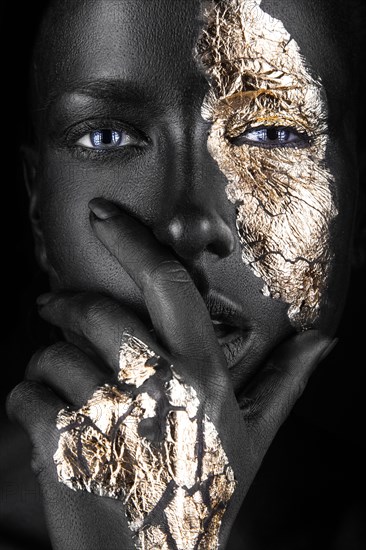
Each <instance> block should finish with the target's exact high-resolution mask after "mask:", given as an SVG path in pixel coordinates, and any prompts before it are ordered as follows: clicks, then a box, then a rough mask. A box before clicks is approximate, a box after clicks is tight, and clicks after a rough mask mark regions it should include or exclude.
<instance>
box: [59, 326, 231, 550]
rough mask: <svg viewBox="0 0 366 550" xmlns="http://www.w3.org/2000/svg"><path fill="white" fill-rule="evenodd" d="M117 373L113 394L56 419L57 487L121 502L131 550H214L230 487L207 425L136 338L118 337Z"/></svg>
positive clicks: (189, 395) (184, 390)
mask: <svg viewBox="0 0 366 550" xmlns="http://www.w3.org/2000/svg"><path fill="white" fill-rule="evenodd" d="M120 366H121V370H120V372H119V381H120V386H109V385H106V386H104V387H102V388H99V389H97V390H96V391H95V393H94V394H93V396H92V397H91V398H90V399H89V400H88V402H87V403H86V404H85V405H84V406H83V407H81V409H79V410H77V411H71V410H67V409H64V410H62V411H60V413H59V414H58V418H57V428H58V429H59V430H60V432H61V433H60V439H59V444H58V449H57V451H56V453H55V455H54V461H55V464H56V466H57V473H58V479H59V481H61V482H62V483H64V484H65V485H67V486H68V487H70V488H71V489H73V490H85V491H88V492H90V493H94V494H96V495H100V496H104V497H111V498H114V499H119V500H121V501H122V502H123V503H124V505H125V507H126V508H125V509H126V514H127V519H128V523H129V527H130V529H131V531H132V532H133V534H134V537H135V541H136V548H140V549H143V550H157V549H159V550H172V549H173V550H174V549H176V550H207V549H208V548H209V549H210V550H211V549H215V548H218V544H219V533H220V527H221V521H222V518H223V515H224V513H225V509H226V507H227V504H228V503H229V501H230V499H231V497H232V494H233V493H234V490H235V486H236V481H235V478H234V472H233V470H232V468H231V467H230V465H229V462H228V458H227V456H226V454H225V451H224V449H223V447H222V445H221V441H220V437H219V435H218V433H217V430H216V428H215V426H214V425H213V424H212V422H211V421H210V420H209V418H208V417H207V416H206V415H205V414H204V413H203V411H202V410H201V406H200V402H199V400H198V397H197V393H196V391H195V390H194V388H192V387H191V386H189V385H188V384H185V383H183V382H182V380H181V379H180V378H178V377H177V375H176V374H175V372H174V369H173V367H172V366H169V364H168V363H166V362H165V363H164V361H163V365H162V360H161V358H159V357H157V356H156V355H155V354H154V353H153V352H152V351H151V350H150V349H149V348H148V346H146V345H145V344H144V343H143V342H141V341H140V340H138V339H137V338H135V337H132V336H129V335H126V337H125V339H124V341H123V343H122V346H121V353H120ZM149 426H150V427H151V426H153V429H151V430H150V431H149ZM121 548H122V546H121Z"/></svg>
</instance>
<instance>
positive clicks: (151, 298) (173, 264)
mask: <svg viewBox="0 0 366 550" xmlns="http://www.w3.org/2000/svg"><path fill="white" fill-rule="evenodd" d="M89 207H90V209H91V210H92V212H93V214H94V215H92V216H91V224H92V227H93V229H94V231H95V233H96V235H97V237H98V238H99V239H100V241H101V242H102V243H103V244H104V245H105V246H106V247H107V249H108V250H109V251H110V252H111V253H112V254H113V255H114V256H115V257H116V259H117V260H118V262H119V263H120V264H121V266H122V267H123V268H124V269H125V270H126V271H127V273H128V274H129V275H130V277H131V278H132V279H133V280H134V282H135V283H136V285H137V286H138V287H139V288H140V290H141V292H142V293H143V295H144V299H145V302H146V306H147V309H148V311H149V314H150V317H151V320H152V323H153V325H154V328H155V331H156V334H157V336H158V338H159V340H160V341H161V343H162V344H163V345H164V346H165V347H166V348H167V350H168V351H169V352H170V353H171V354H172V355H173V356H177V357H179V356H184V357H187V358H188V357H194V358H195V359H197V358H201V359H206V360H207V359H209V360H210V362H211V361H212V362H214V363H218V361H216V358H217V357H218V356H219V357H220V358H221V354H222V351H221V349H220V347H219V344H218V342H217V340H216V337H215V333H214V329H213V326H212V321H211V318H210V315H209V312H208V310H207V308H206V306H205V303H204V301H203V299H202V297H201V295H200V293H199V292H198V289H197V288H196V286H195V285H194V283H193V281H192V279H191V277H190V276H189V274H188V272H187V271H186V269H185V268H184V267H183V265H182V264H181V263H179V262H178V261H177V259H176V258H175V257H174V256H173V255H172V254H170V253H169V252H168V251H167V250H166V248H165V247H163V246H162V245H161V244H160V243H159V242H158V241H157V240H156V238H155V237H154V235H153V234H152V232H151V231H149V229H148V228H147V227H145V226H144V225H142V224H141V223H140V222H138V221H137V220H136V219H134V218H132V217H131V216H129V215H127V214H126V213H124V212H123V211H121V210H120V209H119V208H117V207H116V206H115V205H114V204H112V203H110V202H108V201H106V200H104V199H93V200H92V201H91V202H90V203H89ZM223 364H224V363H223ZM222 370H223V371H224V370H225V369H222Z"/></svg>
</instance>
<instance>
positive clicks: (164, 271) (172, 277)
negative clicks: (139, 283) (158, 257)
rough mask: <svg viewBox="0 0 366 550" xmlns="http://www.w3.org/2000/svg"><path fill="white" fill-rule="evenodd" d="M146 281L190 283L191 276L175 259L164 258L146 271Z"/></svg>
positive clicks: (154, 282) (158, 283) (153, 282)
mask: <svg viewBox="0 0 366 550" xmlns="http://www.w3.org/2000/svg"><path fill="white" fill-rule="evenodd" d="M147 279H148V283H150V284H153V285H160V284H161V283H190V282H191V278H190V276H189V274H188V272H187V270H186V269H185V268H184V267H183V266H182V264H181V263H180V262H178V261H177V260H164V261H161V262H159V263H158V264H157V265H156V266H154V267H153V268H152V269H151V270H150V272H149V273H148V277H147Z"/></svg>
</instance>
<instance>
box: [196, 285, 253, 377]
mask: <svg viewBox="0 0 366 550" xmlns="http://www.w3.org/2000/svg"><path fill="white" fill-rule="evenodd" d="M205 302H206V306H207V308H208V310H209V312H210V317H211V320H212V325H213V328H214V331H215V334H216V337H217V340H218V342H219V344H220V347H221V349H222V351H223V353H224V356H225V359H226V362H227V366H228V368H229V369H232V368H233V367H235V366H236V365H237V364H238V363H239V362H240V361H241V360H242V359H243V357H244V355H245V353H246V352H247V350H248V347H249V344H250V335H251V333H252V327H251V326H250V323H249V321H248V319H246V318H245V317H244V314H243V311H242V310H241V308H240V306H239V305H237V304H235V303H234V302H233V301H232V300H230V299H229V298H227V297H226V296H223V295H222V294H218V293H216V292H210V293H209V295H208V296H207V297H206V299H205Z"/></svg>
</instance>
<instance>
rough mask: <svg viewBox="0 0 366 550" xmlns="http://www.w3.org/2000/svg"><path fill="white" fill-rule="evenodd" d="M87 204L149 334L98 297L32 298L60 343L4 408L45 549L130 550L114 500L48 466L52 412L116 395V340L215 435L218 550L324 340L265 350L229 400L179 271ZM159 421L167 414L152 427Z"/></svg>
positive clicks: (308, 338)
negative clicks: (110, 391) (140, 353)
mask: <svg viewBox="0 0 366 550" xmlns="http://www.w3.org/2000/svg"><path fill="white" fill-rule="evenodd" d="M91 208H92V210H93V212H94V214H93V215H92V217H91V223H92V226H93V228H94V231H95V233H96V235H97V236H98V238H99V239H100V240H101V242H102V243H103V244H104V245H105V246H106V247H107V248H108V249H109V251H110V252H111V253H112V254H113V255H114V256H115V257H116V259H117V260H118V262H119V263H120V264H121V266H122V267H123V269H125V270H126V271H127V272H128V273H129V275H130V276H131V277H132V279H133V280H134V282H135V283H136V284H137V286H138V287H139V288H140V290H141V292H142V294H143V297H144V300H145V303H146V306H147V309H148V312H149V315H150V318H151V322H152V325H153V327H154V332H155V337H153V336H152V332H151V331H150V330H149V329H148V328H147V327H146V326H145V325H144V324H143V323H142V322H141V321H140V320H139V319H138V317H137V316H136V315H134V313H133V312H131V311H129V310H127V309H126V308H125V307H123V306H122V305H121V304H118V303H116V302H115V301H113V300H112V299H110V298H108V297H104V296H100V295H91V294H89V293H88V294H87V293H84V294H83V293H79V294H70V293H67V292H65V293H58V294H57V295H51V296H46V298H45V299H44V300H41V304H42V305H41V308H40V314H41V315H42V317H43V318H44V319H46V320H48V321H49V322H51V323H53V324H54V325H57V326H59V327H60V328H62V329H63V331H64V333H65V334H66V335H67V339H68V341H69V343H59V344H57V345H55V346H52V347H50V348H48V349H46V350H43V351H41V352H39V353H37V354H36V355H35V356H34V357H33V358H32V360H31V362H30V364H29V367H28V370H27V373H26V381H24V382H23V383H22V384H20V385H19V386H17V387H16V388H15V390H13V392H12V393H11V395H10V397H9V400H8V412H9V415H10V417H11V418H13V419H14V420H17V421H18V422H19V423H20V424H21V425H22V426H23V427H24V429H25V430H26V431H27V432H28V433H29V436H30V438H31V440H32V443H33V446H34V460H33V468H34V471H35V472H36V475H37V476H38V479H39V482H40V485H41V488H42V491H43V496H44V503H45V510H46V515H47V519H48V525H49V530H50V534H51V538H52V542H53V545H54V548H56V549H64V548H65V549H66V548H73V549H75V550H79V549H80V550H81V549H84V548H85V549H86V548H88V549H92V548H96V549H100V548H104V547H106V541H108V543H107V545H108V548H109V549H113V548H122V547H123V548H127V549H128V548H134V547H135V544H134V542H133V539H132V537H131V530H130V529H129V527H128V523H127V521H126V518H125V516H124V513H123V508H124V506H123V504H122V502H121V500H118V499H116V500H114V499H112V498H107V497H100V496H95V495H94V494H90V493H88V492H87V491H82V490H78V491H72V490H70V489H69V488H68V487H66V486H65V484H63V483H60V482H59V481H58V477H57V471H56V466H55V463H54V459H53V457H54V454H55V452H56V450H57V449H58V447H59V440H60V431H59V430H58V429H57V428H56V418H57V415H58V413H59V411H60V410H62V409H65V408H66V407H71V410H72V411H77V410H79V409H81V408H82V407H83V406H84V405H85V404H86V403H87V401H88V400H90V399H91V398H93V397H92V396H95V394H96V391H97V389H98V388H101V387H102V386H104V385H105V384H106V383H108V384H109V385H111V386H115V387H118V381H117V376H118V372H119V369H120V365H119V352H120V346H121V342H123V341H124V340H125V339H126V332H127V333H129V334H132V335H133V336H135V337H136V338H137V339H138V340H140V341H142V342H144V343H145V344H146V345H147V346H148V349H149V350H152V352H154V354H155V355H157V356H159V357H161V358H163V362H164V369H165V373H168V374H169V372H170V371H169V368H170V365H173V368H174V372H175V373H176V375H177V380H178V382H177V383H179V384H181V385H182V387H183V386H184V387H185V388H193V389H194V391H195V392H196V395H197V399H198V402H199V410H200V414H201V415H202V417H205V418H207V422H209V423H210V426H211V425H213V426H214V429H215V430H216V432H217V434H218V438H219V442H220V446H222V449H223V454H221V460H227V463H228V464H229V465H230V467H231V468H232V470H233V472H234V476H235V480H236V485H235V491H234V493H233V495H232V496H231V497H230V499H229V503H228V507H227V510H226V512H225V514H224V516H223V519H222V526H221V531H220V548H224V547H225V543H226V541H227V539H228V536H229V533H230V529H231V526H232V524H233V521H234V519H235V517H236V515H237V513H238V511H239V508H240V506H241V503H242V501H243V499H244V498H245V495H246V493H247V491H248V489H249V486H250V484H251V482H252V480H253V478H254V476H255V474H256V472H257V470H258V468H259V466H260V464H261V461H262V458H263V456H264V454H265V452H266V450H267V449H268V447H269V445H270V443H271V441H272V439H273V437H274V435H275V434H276V432H277V430H278V428H279V426H280V425H281V424H282V422H283V421H284V420H285V418H286V417H287V415H288V413H289V412H290V410H291V408H292V406H293V404H294V403H295V402H296V400H297V398H298V397H299V396H300V395H301V393H302V392H303V390H304V388H305V386H306V383H307V380H308V378H309V375H310V373H311V372H312V370H313V369H314V368H315V366H316V364H317V363H318V362H319V361H320V360H321V358H322V356H323V355H324V353H325V352H326V351H327V350H329V349H330V347H331V346H332V343H331V342H330V340H329V339H327V338H324V337H321V336H320V334H319V333H318V332H316V331H309V332H307V333H303V334H300V335H297V336H295V337H293V338H292V339H291V340H289V341H288V342H286V343H284V344H283V345H282V346H281V347H280V348H279V349H277V350H276V351H275V352H274V353H273V355H272V357H271V358H270V359H269V360H268V362H267V364H266V365H264V366H263V368H262V369H261V370H260V372H259V373H258V375H257V377H256V378H254V380H253V381H252V382H251V384H250V387H247V388H246V389H245V391H244V393H243V395H242V396H240V397H239V398H237V397H236V396H235V394H234V391H233V387H232V383H231V381H230V376H229V372H228V369H227V366H226V361H225V358H224V356H223V354H222V351H221V348H220V346H219V345H218V342H217V339H216V336H215V333H214V330H213V327H212V322H211V319H210V316H209V313H208V311H207V309H206V306H205V304H204V302H203V300H202V298H201V296H200V294H199V292H198V290H197V289H196V287H195V285H194V284H193V281H192V280H191V278H190V276H189V274H188V273H187V271H186V270H185V269H184V267H183V266H182V265H181V264H180V263H179V262H178V261H176V259H174V258H173V257H172V256H171V255H170V254H169V252H168V251H167V250H166V249H165V248H163V247H162V246H161V245H160V243H158V242H157V241H156V240H155V238H154V236H153V235H152V234H151V233H150V232H149V231H148V230H147V228H146V227H144V226H142V225H141V224H140V223H139V222H137V221H136V220H134V219H132V218H130V217H129V216H127V215H126V214H124V213H123V212H121V211H120V210H118V209H116V208H115V207H114V206H113V205H110V204H109V203H106V202H105V201H101V200H98V201H93V203H92V205H91ZM72 342H74V343H77V346H76V345H75V344H73V343H72ZM248 368H249V367H248ZM169 376H171V375H170V374H169ZM147 383H149V380H148V381H147ZM163 387H165V386H163ZM122 390H123V388H122V389H121V391H122ZM162 398H163V397H162V396H161V395H159V396H158V397H156V400H157V401H159V400H161V399H162ZM177 414H178V413H177ZM166 421H167V417H166V418H165V419H163V420H161V422H162V423H163V424H164V422H166ZM155 431H156V430H155ZM163 431H164V430H163ZM153 432H154V430H153ZM144 435H145V436H146V435H148V434H146V433H145V434H144ZM185 436H186V433H185V434H183V435H182V436H179V435H178V436H177V439H179V437H180V438H181V439H182V438H183V440H184V437H185ZM146 439H147V440H149V437H147V438H146ZM153 439H154V434H153ZM178 443H179V442H177V444H178ZM191 451H192V450H191ZM188 455H189V452H188ZM196 455H197V453H196V452H193V454H192V452H191V454H190V455H189V456H196ZM197 460H198V459H197ZM131 466H132V469H133V466H134V465H133V464H132V465H131ZM229 484H230V481H229V480H228V479H226V487H223V488H222V494H223V501H224V500H225V495H227V496H228V495H229V493H230V491H229V490H228V489H227V486H228V485H229ZM127 508H128V505H127ZM162 511H163V512H165V511H164V510H162ZM172 544H173V543H171V544H170V546H172ZM170 546H169V547H170ZM155 547H157V546H156V545H155V546H154V548H155ZM172 547H173V546H172ZM177 547H178V548H181V547H182V548H189V547H188V546H187V545H186V546H177ZM206 547H209V546H207V545H206V546H205V545H204V542H202V548H206ZM192 548H193V546H192Z"/></svg>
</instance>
